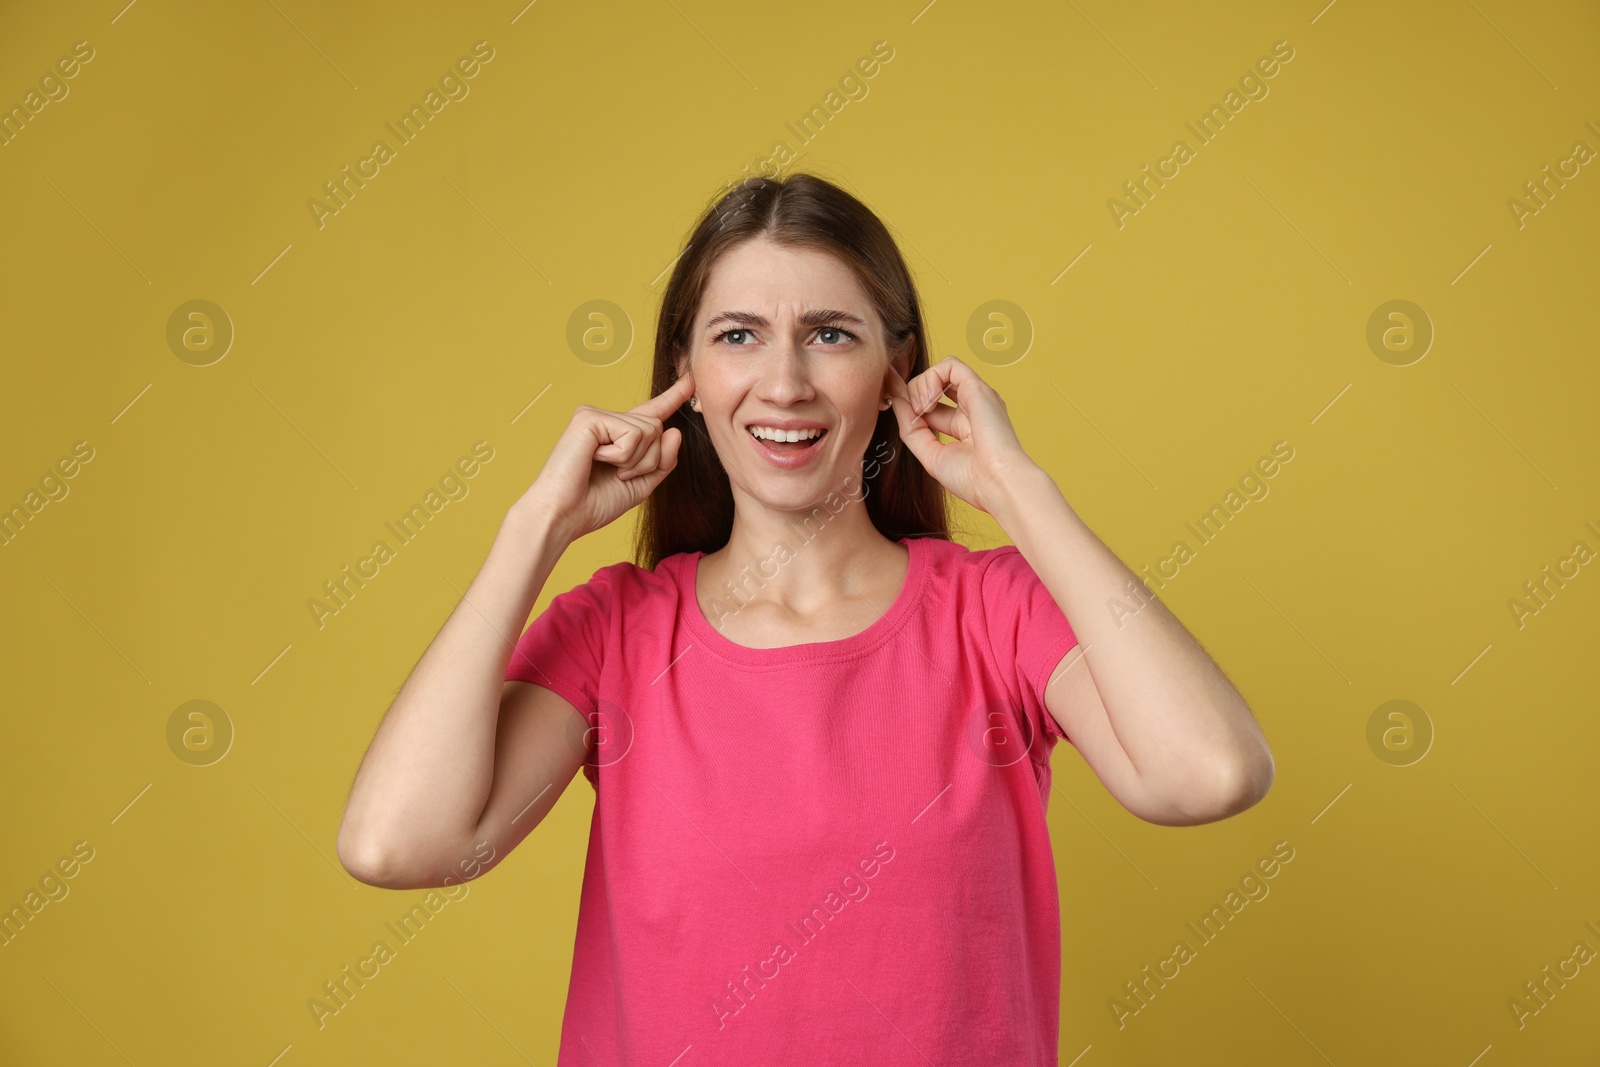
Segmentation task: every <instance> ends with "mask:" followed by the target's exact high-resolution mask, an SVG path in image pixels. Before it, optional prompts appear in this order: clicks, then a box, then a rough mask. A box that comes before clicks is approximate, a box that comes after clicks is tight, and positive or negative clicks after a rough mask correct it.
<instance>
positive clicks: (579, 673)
mask: <svg viewBox="0 0 1600 1067" xmlns="http://www.w3.org/2000/svg"><path fill="white" fill-rule="evenodd" d="M616 588H617V586H616V567H615V566H611V567H602V568H600V569H599V570H597V571H595V573H594V576H593V577H591V578H590V579H589V580H588V581H587V582H585V583H583V584H582V585H580V586H576V587H575V588H572V589H569V590H567V591H566V592H565V593H558V594H557V595H556V596H555V597H553V598H552V599H551V601H550V603H549V604H548V605H546V606H545V609H544V610H543V611H541V612H540V613H539V614H538V615H536V616H535V617H534V619H533V622H532V623H530V624H529V625H528V628H527V629H526V630H524V631H523V633H522V636H521V638H519V639H518V641H517V644H516V648H515V650H514V651H513V652H512V653H511V662H510V663H508V664H507V665H506V680H507V681H519V682H532V683H534V684H536V685H542V686H544V687H545V688H546V689H549V690H550V691H552V692H554V693H558V694H560V695H561V696H563V697H565V698H566V699H567V700H568V701H570V702H571V704H572V706H573V707H575V708H577V709H578V711H579V712H581V713H582V714H583V716H584V717H585V718H592V717H593V715H594V713H595V711H596V709H597V707H598V704H599V691H600V670H601V667H602V666H603V665H604V663H605V649H606V635H607V630H608V629H609V627H610V624H611V619H612V616H613V608H614V602H615V597H616Z"/></svg>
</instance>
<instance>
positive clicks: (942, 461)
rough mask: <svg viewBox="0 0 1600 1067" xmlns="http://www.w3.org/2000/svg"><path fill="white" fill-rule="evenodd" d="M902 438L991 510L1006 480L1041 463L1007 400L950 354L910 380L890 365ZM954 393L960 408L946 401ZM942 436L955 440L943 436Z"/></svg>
mask: <svg viewBox="0 0 1600 1067" xmlns="http://www.w3.org/2000/svg"><path fill="white" fill-rule="evenodd" d="M889 373H890V374H892V375H893V376H894V385H893V387H892V392H891V394H890V402H891V403H892V404H893V405H894V414H895V418H896V420H897V421H898V422H899V424H900V439H901V440H902V441H904V442H905V443H906V447H907V448H909V449H911V454H912V455H914V456H916V457H917V459H918V460H920V461H921V462H922V465H923V467H925V468H926V469H927V471H928V473H930V474H932V475H933V476H934V477H935V478H937V479H938V480H939V484H941V485H943V486H944V487H945V488H946V489H948V490H949V491H950V492H951V493H953V494H955V495H956V496H958V497H960V498H961V499H962V500H964V501H966V502H967V503H968V504H971V505H972V506H973V507H975V508H981V509H982V510H983V511H986V512H988V513H989V514H991V515H992V514H994V506H995V505H996V504H998V503H999V502H1000V500H1001V498H1002V494H1003V492H1004V490H1003V489H1002V486H1004V485H1005V483H1006V479H1008V478H1016V477H1018V476H1021V475H1024V474H1026V473H1027V472H1029V471H1031V470H1032V469H1033V468H1035V467H1036V466H1037V464H1035V463H1034V462H1033V460H1032V459H1030V458H1029V457H1028V454H1027V453H1026V452H1024V451H1023V449H1022V442H1020V441H1019V440H1017V431H1016V430H1015V429H1013V428H1012V425H1011V416H1010V415H1008V414H1007V413H1006V402H1005V401H1004V400H1002V399H1001V398H1000V394H999V393H997V392H995V391H994V389H992V388H991V387H990V386H989V384H988V383H987V382H985V381H984V380H983V379H982V378H980V377H978V375H977V372H975V371H974V370H973V369H972V368H971V367H968V366H967V365H966V364H965V363H963V362H961V361H960V360H959V359H957V358H956V357H955V356H946V357H945V358H944V359H942V360H940V361H939V362H938V363H935V364H934V365H933V366H931V367H929V368H928V369H927V370H925V371H923V372H922V373H921V374H919V375H917V376H916V377H915V378H912V379H911V380H910V381H909V382H907V381H906V380H905V379H903V378H901V377H900V372H899V371H897V370H893V369H891V370H890V372H889ZM946 394H953V396H954V399H955V406H954V407H951V406H949V405H947V404H941V403H940V400H941V399H943V397H944V396H945V395H946ZM939 434H944V435H945V436H947V437H953V438H955V440H954V441H949V442H944V441H940V440H939Z"/></svg>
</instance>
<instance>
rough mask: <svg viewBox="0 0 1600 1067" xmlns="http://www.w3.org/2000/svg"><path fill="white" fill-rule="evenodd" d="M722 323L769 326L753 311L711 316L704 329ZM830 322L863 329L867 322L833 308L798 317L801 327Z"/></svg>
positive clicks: (820, 309) (818, 309)
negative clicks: (852, 325)
mask: <svg viewBox="0 0 1600 1067" xmlns="http://www.w3.org/2000/svg"><path fill="white" fill-rule="evenodd" d="M723 322H731V323H735V324H737V325H739V326H769V325H771V323H769V322H767V320H766V318H765V316H762V315H757V314H756V313H755V312H753V311H723V312H719V313H718V314H716V315H714V316H712V318H711V321H710V322H707V323H706V325H705V328H706V329H708V330H709V329H711V328H712V327H714V326H716V325H718V324H719V323H723ZM830 322H849V323H854V324H855V325H857V326H859V327H861V328H862V329H865V328H866V327H867V322H866V320H865V319H863V318H861V317H860V316H859V315H852V314H850V313H849V312H848V311H837V310H835V309H833V308H814V309H812V310H811V311H806V312H802V313H801V315H800V325H801V326H825V325H827V324H828V323H830Z"/></svg>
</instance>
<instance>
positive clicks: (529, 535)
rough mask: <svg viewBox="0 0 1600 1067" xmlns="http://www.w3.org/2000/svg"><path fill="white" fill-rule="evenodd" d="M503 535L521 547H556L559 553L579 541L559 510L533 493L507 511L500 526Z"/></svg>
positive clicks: (523, 496)
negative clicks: (530, 545)
mask: <svg viewBox="0 0 1600 1067" xmlns="http://www.w3.org/2000/svg"><path fill="white" fill-rule="evenodd" d="M500 530H501V535H502V536H504V537H509V538H511V539H514V540H516V541H518V542H520V543H525V544H537V545H539V546H540V547H554V548H555V550H556V551H557V553H560V552H562V551H565V550H566V548H567V546H569V545H570V544H572V542H573V541H575V540H577V537H576V535H575V532H574V531H573V530H572V528H571V525H570V524H569V523H567V522H565V521H564V520H563V519H562V518H561V516H560V515H559V513H558V512H557V511H556V509H555V508H552V507H550V506H549V505H547V504H546V503H545V502H544V501H543V500H541V499H540V498H539V497H537V496H534V495H533V494H532V493H525V494H523V495H522V497H521V498H519V499H518V500H517V502H516V503H514V504H512V505H511V507H510V508H509V509H507V511H506V517H505V519H504V520H503V521H502V522H501V523H500Z"/></svg>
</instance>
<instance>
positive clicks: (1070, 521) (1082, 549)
mask: <svg viewBox="0 0 1600 1067" xmlns="http://www.w3.org/2000/svg"><path fill="white" fill-rule="evenodd" d="M895 379H896V384H894V385H893V397H894V407H895V413H896V417H897V419H898V420H899V423H900V431H901V437H902V439H903V440H904V441H905V442H906V445H907V447H908V448H910V449H911V451H912V453H913V454H914V455H916V456H917V458H918V459H919V460H921V461H922V463H923V466H924V467H926V468H927V469H928V470H929V472H930V473H932V474H933V475H934V477H936V478H937V479H938V480H939V481H940V483H941V484H943V485H944V486H945V487H946V488H947V489H949V490H950V491H951V492H952V493H954V494H955V495H956V496H959V497H961V498H962V499H963V500H966V501H967V502H968V503H969V504H972V505H973V506H975V507H979V508H982V509H983V510H984V511H986V512H988V513H989V514H990V515H992V516H993V517H994V519H995V521H996V522H998V523H999V524H1000V527H1001V529H1003V530H1004V531H1005V532H1006V534H1007V536H1009V537H1010V538H1011V541H1012V543H1013V544H1015V545H1016V546H1017V549H1018V550H1019V551H1020V552H1021V553H1022V556H1023V558H1024V559H1026V560H1027V561H1028V563H1029V564H1030V565H1031V566H1032V567H1033V570H1034V573H1036V574H1037V575H1038V576H1039V580H1040V581H1041V582H1042V583H1043V584H1044V586H1045V588H1046V589H1048V590H1049V592H1050V595H1051V597H1052V598H1053V599H1054V600H1055V602H1056V606H1057V607H1059V608H1060V609H1061V613H1062V614H1063V615H1065V616H1066V618H1067V621H1068V623H1069V624H1070V625H1071V627H1072V630H1073V632H1074V633H1075V634H1076V635H1077V637H1078V644H1077V645H1076V646H1075V647H1074V648H1073V649H1072V650H1071V651H1069V652H1068V653H1067V655H1066V656H1065V657H1063V659H1062V662H1063V663H1069V661H1070V665H1068V666H1067V667H1066V668H1065V669H1064V670H1063V669H1060V668H1059V667H1058V669H1057V670H1056V671H1054V672H1053V673H1052V675H1051V678H1052V681H1051V684H1050V685H1049V687H1048V688H1047V689H1046V691H1045V705H1046V707H1047V708H1048V709H1049V712H1050V714H1051V716H1053V717H1054V718H1055V720H1056V722H1057V723H1058V724H1060V726H1061V728H1062V730H1063V732H1065V733H1066V735H1067V736H1068V738H1070V739H1071V741H1072V744H1073V745H1074V747H1076V748H1077V749H1078V751H1079V752H1080V753H1082V754H1083V757H1084V759H1085V761H1086V762H1087V763H1088V764H1089V766H1090V767H1091V769H1093V770H1094V772H1095V773H1096V775H1097V776H1098V777H1099V778H1100V780H1101V782H1103V783H1104V784H1105V786H1106V788H1107V789H1108V790H1109V791H1110V792H1111V794H1112V795H1113V796H1115V797H1116V798H1117V800H1118V801H1119V802H1120V803H1121V804H1122V805H1123V806H1124V807H1125V808H1127V809H1128V810H1129V811H1131V812H1133V813H1134V814H1135V815H1138V816H1139V817H1140V818H1142V819H1145V820H1147V821H1150V822H1155V823H1160V824H1163V825H1169V826H1186V825H1193V824H1196V823H1204V822H1213V821H1215V820H1218V819H1224V818H1227V817H1228V816H1230V815H1234V814H1237V813H1238V812H1240V811H1243V810H1244V809H1246V808H1248V807H1250V806H1251V805H1253V804H1255V803H1256V802H1257V801H1259V800H1260V799H1261V798H1262V797H1263V796H1265V795H1266V792H1267V790H1268V789H1269V788H1270V787H1271V785H1272V779H1273V771H1274V764H1273V759H1272V753H1271V750H1270V749H1269V748H1268V747H1267V742H1266V738H1265V737H1264V736H1263V735H1262V733H1261V730H1260V728H1259V727H1258V726H1257V724H1256V721H1255V718H1254V716H1253V715H1252V714H1251V712H1250V709H1249V707H1248V706H1247V705H1246V704H1245V701H1244V698H1243V697H1242V696H1241V695H1240V694H1239V691H1238V690H1237V689H1235V688H1234V686H1233V684H1232V683H1231V682H1229V681H1228V679H1227V677H1226V676H1225V675H1224V674H1223V673H1222V670H1221V669H1220V668H1219V667H1218V666H1217V665H1216V663H1215V662H1214V661H1213V660H1212V659H1211V657H1210V655H1208V654H1207V653H1206V651H1205V649H1204V648H1202V647H1201V646H1200V643H1199V642H1197V641H1196V640H1195V639H1194V637H1193V636H1191V635H1190V634H1189V632H1188V631H1187V630H1186V629H1185V628H1184V626H1183V624H1182V623H1181V622H1179V621H1178V619H1177V617H1176V616H1175V615H1173V614H1172V612H1171V611H1169V610H1168V609H1167V607H1166V605H1165V604H1163V603H1162V602H1161V601H1160V599H1159V598H1157V597H1156V596H1155V594H1154V593H1153V592H1151V591H1150V590H1149V589H1148V588H1147V587H1146V586H1145V585H1144V584H1143V583H1142V582H1140V581H1139V579H1138V578H1137V577H1136V576H1135V575H1134V573H1133V572H1132V571H1131V570H1130V569H1129V568H1128V567H1127V566H1126V565H1125V564H1124V563H1123V562H1122V561H1121V560H1120V559H1118V558H1117V556H1116V554H1115V553H1114V552H1112V551H1111V549H1110V548H1108V547H1106V545H1105V544H1104V542H1102V541H1101V540H1100V539H1099V538H1098V537H1097V536H1095V534H1094V532H1093V531H1092V530H1090V529H1089V528H1088V526H1086V525H1085V524H1084V522H1083V520H1082V519H1080V518H1079V517H1078V515H1077V513H1076V512H1075V511H1073V509H1072V507H1071V505H1069V504H1068V503H1067V500H1066V498H1065V497H1064V496H1063V495H1062V494H1061V491H1060V489H1059V488H1057V486H1056V484H1055V482H1054V481H1053V480H1052V479H1051V478H1050V476H1049V474H1048V473H1046V472H1045V470H1044V469H1043V468H1042V467H1040V466H1039V465H1038V464H1037V463H1035V462H1033V460H1032V459H1031V458H1029V457H1028V455H1027V454H1026V452H1024V451H1023V449H1022V446H1021V444H1020V443H1019V442H1018V441H1017V437H1016V433H1015V430H1014V429H1013V428H1012V426H1011V421H1010V417H1009V416H1008V415H1007V414H1006V409H1005V402H1004V401H1003V400H1001V398H1000V396H999V394H998V393H996V392H995V391H994V390H993V389H992V388H990V387H989V386H988V385H987V383H985V382H984V381H983V380H982V379H981V378H979V377H978V376H977V374H976V373H975V372H973V371H972V370H971V369H970V368H969V367H967V366H966V365H965V364H963V363H961V361H960V360H958V359H956V358H955V357H953V356H952V357H949V358H947V359H945V360H944V361H942V362H940V363H938V364H935V365H934V366H933V367H931V368H929V369H928V370H927V371H926V372H924V373H923V374H920V375H918V376H917V377H916V378H913V379H912V380H911V381H910V382H909V383H907V382H903V381H899V380H898V375H895ZM952 392H953V393H954V394H955V400H956V405H955V406H954V407H951V406H948V405H943V404H940V403H939V401H940V399H941V398H942V397H943V396H945V395H946V394H948V393H952ZM934 431H937V432H938V433H943V434H945V435H946V436H948V437H953V438H955V440H954V441H951V442H948V443H946V442H941V441H939V439H938V437H937V435H936V434H935V432H934ZM1118 605H1120V607H1119V606H1118Z"/></svg>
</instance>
